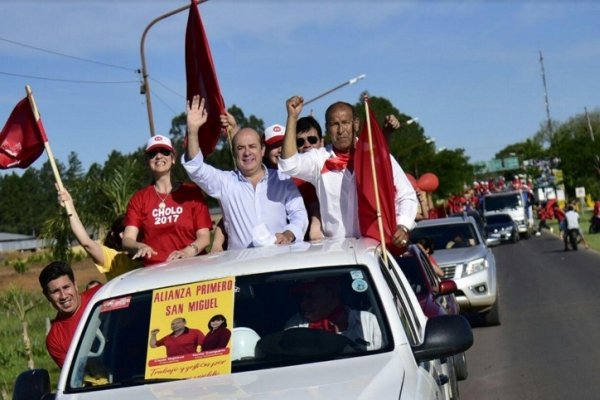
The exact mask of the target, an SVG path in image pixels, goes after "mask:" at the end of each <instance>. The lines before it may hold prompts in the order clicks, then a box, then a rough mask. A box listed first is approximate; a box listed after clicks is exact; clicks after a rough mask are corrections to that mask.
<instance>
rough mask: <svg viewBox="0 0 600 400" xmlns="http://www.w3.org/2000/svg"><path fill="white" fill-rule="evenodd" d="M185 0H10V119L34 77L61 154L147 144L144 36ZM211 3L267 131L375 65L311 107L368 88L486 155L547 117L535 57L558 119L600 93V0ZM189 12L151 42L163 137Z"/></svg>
mask: <svg viewBox="0 0 600 400" xmlns="http://www.w3.org/2000/svg"><path fill="white" fill-rule="evenodd" d="M186 4H188V1H187V0H169V1H166V0H145V1H141V0H121V1H111V0H103V1H91V0H77V1H67V0H45V1H33V0H2V1H0V15H2V17H3V18H2V20H3V22H2V24H1V25H0V124H1V125H3V124H4V122H5V121H6V119H7V118H8V115H9V114H10V112H11V110H12V109H13V107H14V106H15V104H16V103H17V102H18V101H19V100H20V99H21V98H22V97H24V95H25V91H24V87H25V85H26V84H29V85H31V87H32V88H33V91H34V96H35V98H36V101H37V103H38V107H39V109H40V112H41V114H42V119H43V121H44V125H45V127H46V130H47V133H48V136H49V138H50V144H51V146H52V149H53V151H54V153H55V155H56V157H57V158H58V159H59V160H61V161H63V162H66V160H67V155H68V154H69V152H71V151H75V152H76V153H77V154H78V155H79V158H80V159H81V161H82V162H83V164H84V167H85V168H86V169H87V167H89V165H90V164H91V163H93V162H99V163H103V162H104V161H105V160H106V157H107V155H108V154H109V153H110V151H112V150H113V149H117V150H120V151H122V152H125V153H127V152H131V151H133V150H135V149H136V148H137V147H140V146H142V145H143V144H144V143H145V141H146V140H147V138H148V137H149V127H148V115H147V111H146V105H145V98H144V96H142V95H140V91H139V87H140V77H139V75H138V74H137V73H136V72H135V71H136V70H137V69H139V68H140V66H141V60H140V39H141V36H142V32H143V31H144V28H145V27H146V26H147V25H148V24H149V23H150V22H151V21H152V20H153V19H154V18H156V17H158V16H160V15H161V14H164V13H166V12H169V11H171V10H174V9H176V8H179V7H181V6H184V5H186ZM200 13H201V15H202V18H203V21H204V24H205V29H206V31H207V35H208V38H209V42H210V45H211V49H212V53H213V58H214V62H215V67H216V70H217V75H218V78H219V82H220V85H221V90H222V93H223V97H224V99H225V102H226V105H227V106H230V105H232V104H236V105H237V106H239V107H241V108H242V110H243V111H244V112H245V114H246V115H250V114H254V115H256V116H257V117H259V118H262V119H263V120H264V121H265V124H266V125H270V124H272V123H284V122H285V100H286V99H287V98H288V97H290V96H291V95H294V94H300V95H303V96H304V97H305V99H308V98H311V97H314V96H317V95H318V94H320V93H323V92H324V91H326V90H328V89H331V88H333V87H335V86H337V85H339V84H341V83H343V82H345V81H347V80H349V79H351V78H353V77H355V76H358V75H360V74H366V78H365V79H364V80H361V81H359V82H358V83H357V84H355V85H352V86H347V87H344V88H342V89H340V90H338V91H336V92H334V93H333V94H331V95H329V96H327V97H324V98H323V99H321V100H319V101H317V102H315V103H313V104H311V105H310V106H309V107H307V108H309V110H308V111H312V112H313V113H314V115H315V116H316V117H317V118H318V119H319V120H320V121H321V122H322V121H323V113H324V110H325V108H326V107H327V106H328V105H329V104H330V103H331V102H333V101H336V100H344V101H348V102H351V103H354V102H356V101H357V100H358V97H359V95H360V93H361V92H362V91H364V90H368V91H369V92H370V93H371V94H372V95H375V96H382V97H385V98H388V99H389V100H391V101H392V103H393V104H394V105H395V106H396V108H398V109H399V110H400V111H402V112H403V113H405V114H408V115H410V116H413V117H418V118H419V123H420V124H421V125H422V126H423V128H424V129H425V133H426V135H428V136H430V137H432V138H435V140H436V146H437V147H438V148H442V147H445V148H451V149H454V148H464V149H465V150H466V153H467V155H468V156H469V157H470V158H471V161H485V160H489V159H491V158H493V155H494V154H495V153H496V152H497V151H499V150H500V149H502V148H503V147H504V146H506V145H508V144H511V143H514V142H518V141H522V140H525V139H526V138H529V137H531V136H533V135H534V134H535V133H536V131H537V130H538V129H539V127H540V124H543V123H545V121H546V110H545V105H544V89H543V85H542V78H541V69H540V62H539V52H540V51H542V52H543V56H544V65H545V71H546V80H547V86H548V95H549V100H550V112H551V115H552V118H553V119H557V120H559V121H564V120H566V119H568V118H569V117H571V116H574V115H576V114H579V113H582V112H583V110H584V107H587V108H588V110H594V109H597V108H598V107H599V103H600V79H598V74H599V73H600V24H599V23H598V18H599V17H600V2H593V1H589V2H586V1H566V0H565V1H509V0H506V1H496V2H494V1H467V0H464V1H454V0H445V1H391V0H388V1H377V0H371V1H367V0H323V1H291V0H268V1H266V0H263V1H258V0H256V1H255V0H210V1H208V2H206V3H204V4H202V5H201V6H200ZM186 21H187V12H182V13H180V14H178V15H175V16H173V17H170V18H168V19H165V20H163V21H160V22H158V23H157V24H156V25H154V26H153V27H152V29H151V30H150V31H149V34H148V36H147V39H146V45H145V49H146V57H147V66H148V73H149V75H150V79H151V80H150V86H151V89H152V96H153V97H152V103H153V110H154V121H155V125H156V130H157V133H167V132H168V129H169V127H170V123H171V119H172V118H173V116H175V115H177V114H179V113H181V112H182V111H184V104H185V103H184V95H185V71H184V65H183V62H184V51H183V45H184V34H185V26H186ZM92 61H93V62H92ZM400 134H401V133H400ZM45 159H46V156H42V157H41V158H40V160H38V162H37V163H36V164H34V165H35V166H36V167H39V166H40V165H41V162H43V161H45Z"/></svg>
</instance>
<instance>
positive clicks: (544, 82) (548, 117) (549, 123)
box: [540, 50, 552, 138]
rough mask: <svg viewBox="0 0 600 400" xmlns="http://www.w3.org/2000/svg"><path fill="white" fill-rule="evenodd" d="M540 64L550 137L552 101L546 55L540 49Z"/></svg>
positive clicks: (549, 134)
mask: <svg viewBox="0 0 600 400" xmlns="http://www.w3.org/2000/svg"><path fill="white" fill-rule="evenodd" d="M540 66H541V67H542V82H543V84H544V101H545V103H546V117H547V119H548V138H550V136H551V135H552V120H551V118H550V102H549V101H548V88H547V86H546V72H545V71H544V56H542V51H541V50H540Z"/></svg>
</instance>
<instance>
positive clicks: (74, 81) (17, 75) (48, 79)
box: [0, 71, 138, 85]
mask: <svg viewBox="0 0 600 400" xmlns="http://www.w3.org/2000/svg"><path fill="white" fill-rule="evenodd" d="M0 75H8V76H16V77H19V78H27V79H38V80H42V81H55V82H69V83H87V84H111V85H112V84H124V83H138V81H87V80H77V79H61V78H48V77H45V76H34V75H23V74H14V73H11V72H4V71H0Z"/></svg>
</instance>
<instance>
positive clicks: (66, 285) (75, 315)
mask: <svg viewBox="0 0 600 400" xmlns="http://www.w3.org/2000/svg"><path fill="white" fill-rule="evenodd" d="M39 281H40V286H41V287H42V292H43V293H44V296H46V298H47V299H48V301H49V302H50V304H52V307H54V308H55V309H56V311H57V312H56V318H55V319H54V320H53V321H52V326H51V327H50V332H48V336H46V348H47V349H48V353H49V354H50V356H51V357H52V359H54V361H55V362H56V364H57V365H58V366H59V367H60V368H62V366H63V364H64V362H65V357H66V355H67V351H68V350H69V346H70V345H71V340H73V335H74V334H75V330H76V329H77V325H78V324H79V320H80V319H81V317H82V315H83V311H84V310H85V307H86V306H87V305H88V303H89V302H90V300H91V299H92V297H93V296H94V294H95V293H96V292H97V291H98V290H99V289H100V288H101V287H102V286H101V285H97V286H94V287H93V288H91V289H89V290H86V291H85V292H82V293H81V294H80V293H79V289H78V288H77V283H76V282H75V277H74V274H73V270H72V269H71V266H70V265H69V264H67V263H65V262H62V261H54V262H52V263H50V264H48V265H47V266H46V267H44V269H43V270H42V272H41V273H40V276H39Z"/></svg>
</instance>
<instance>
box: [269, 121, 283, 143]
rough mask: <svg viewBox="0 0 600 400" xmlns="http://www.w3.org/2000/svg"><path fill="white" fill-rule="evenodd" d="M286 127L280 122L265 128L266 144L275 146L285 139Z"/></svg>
mask: <svg viewBox="0 0 600 400" xmlns="http://www.w3.org/2000/svg"><path fill="white" fill-rule="evenodd" d="M284 135H285V127H284V126H282V125H279V124H275V125H271V126H269V127H268V128H267V129H265V144H266V145H267V146H273V145H275V144H277V143H279V142H282V141H283V137H284Z"/></svg>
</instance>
